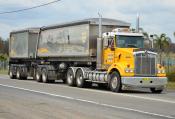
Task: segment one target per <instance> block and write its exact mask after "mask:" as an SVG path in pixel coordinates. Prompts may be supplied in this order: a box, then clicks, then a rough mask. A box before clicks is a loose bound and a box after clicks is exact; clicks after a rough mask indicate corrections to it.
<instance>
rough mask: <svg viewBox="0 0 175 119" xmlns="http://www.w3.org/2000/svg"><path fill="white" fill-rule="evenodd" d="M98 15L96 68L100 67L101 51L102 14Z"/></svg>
mask: <svg viewBox="0 0 175 119" xmlns="http://www.w3.org/2000/svg"><path fill="white" fill-rule="evenodd" d="M98 15H99V37H98V38H97V59H96V60H97V61H96V67H97V69H99V70H100V69H102V51H103V40H102V15H101V14H100V13H98Z"/></svg>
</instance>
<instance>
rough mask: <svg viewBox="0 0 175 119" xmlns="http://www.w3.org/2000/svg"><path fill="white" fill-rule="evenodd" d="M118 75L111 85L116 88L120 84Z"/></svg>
mask: <svg viewBox="0 0 175 119" xmlns="http://www.w3.org/2000/svg"><path fill="white" fill-rule="evenodd" d="M117 80H118V79H117V77H114V78H113V79H112V81H111V86H112V88H113V89H116V88H117V85H118V81H117Z"/></svg>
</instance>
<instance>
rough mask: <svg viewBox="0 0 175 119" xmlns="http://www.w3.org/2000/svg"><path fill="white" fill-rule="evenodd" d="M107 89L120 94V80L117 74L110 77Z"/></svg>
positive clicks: (114, 73)
mask: <svg viewBox="0 0 175 119" xmlns="http://www.w3.org/2000/svg"><path fill="white" fill-rule="evenodd" d="M109 87H110V89H111V91H113V92H120V91H121V87H122V84H121V78H120V75H119V73H118V72H113V73H112V74H111V76H110V82H109Z"/></svg>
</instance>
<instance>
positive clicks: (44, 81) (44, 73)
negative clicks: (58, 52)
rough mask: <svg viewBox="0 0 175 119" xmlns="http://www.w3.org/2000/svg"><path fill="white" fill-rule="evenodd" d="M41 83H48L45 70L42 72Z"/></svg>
mask: <svg viewBox="0 0 175 119" xmlns="http://www.w3.org/2000/svg"><path fill="white" fill-rule="evenodd" d="M42 81H43V83H47V82H48V74H47V70H46V69H43V70H42Z"/></svg>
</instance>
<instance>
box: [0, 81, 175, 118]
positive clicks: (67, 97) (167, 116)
mask: <svg viewBox="0 0 175 119" xmlns="http://www.w3.org/2000/svg"><path fill="white" fill-rule="evenodd" d="M0 86H3V87H8V88H14V89H19V90H24V91H29V92H34V93H39V94H44V95H49V96H53V97H60V98H65V99H69V100H75V101H81V102H86V103H91V104H96V105H100V106H104V107H108V108H115V109H122V110H127V111H133V112H137V113H142V114H147V115H152V116H158V117H163V118H168V119H175V117H172V116H169V115H162V114H157V113H152V112H147V111H142V110H137V109H133V108H127V107H120V106H114V105H109V104H105V103H100V102H95V101H90V100H84V99H79V98H73V97H69V96H64V95H58V94H52V93H47V92H42V91H37V90H31V89H26V88H20V87H15V86H10V85H4V84H0Z"/></svg>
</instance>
